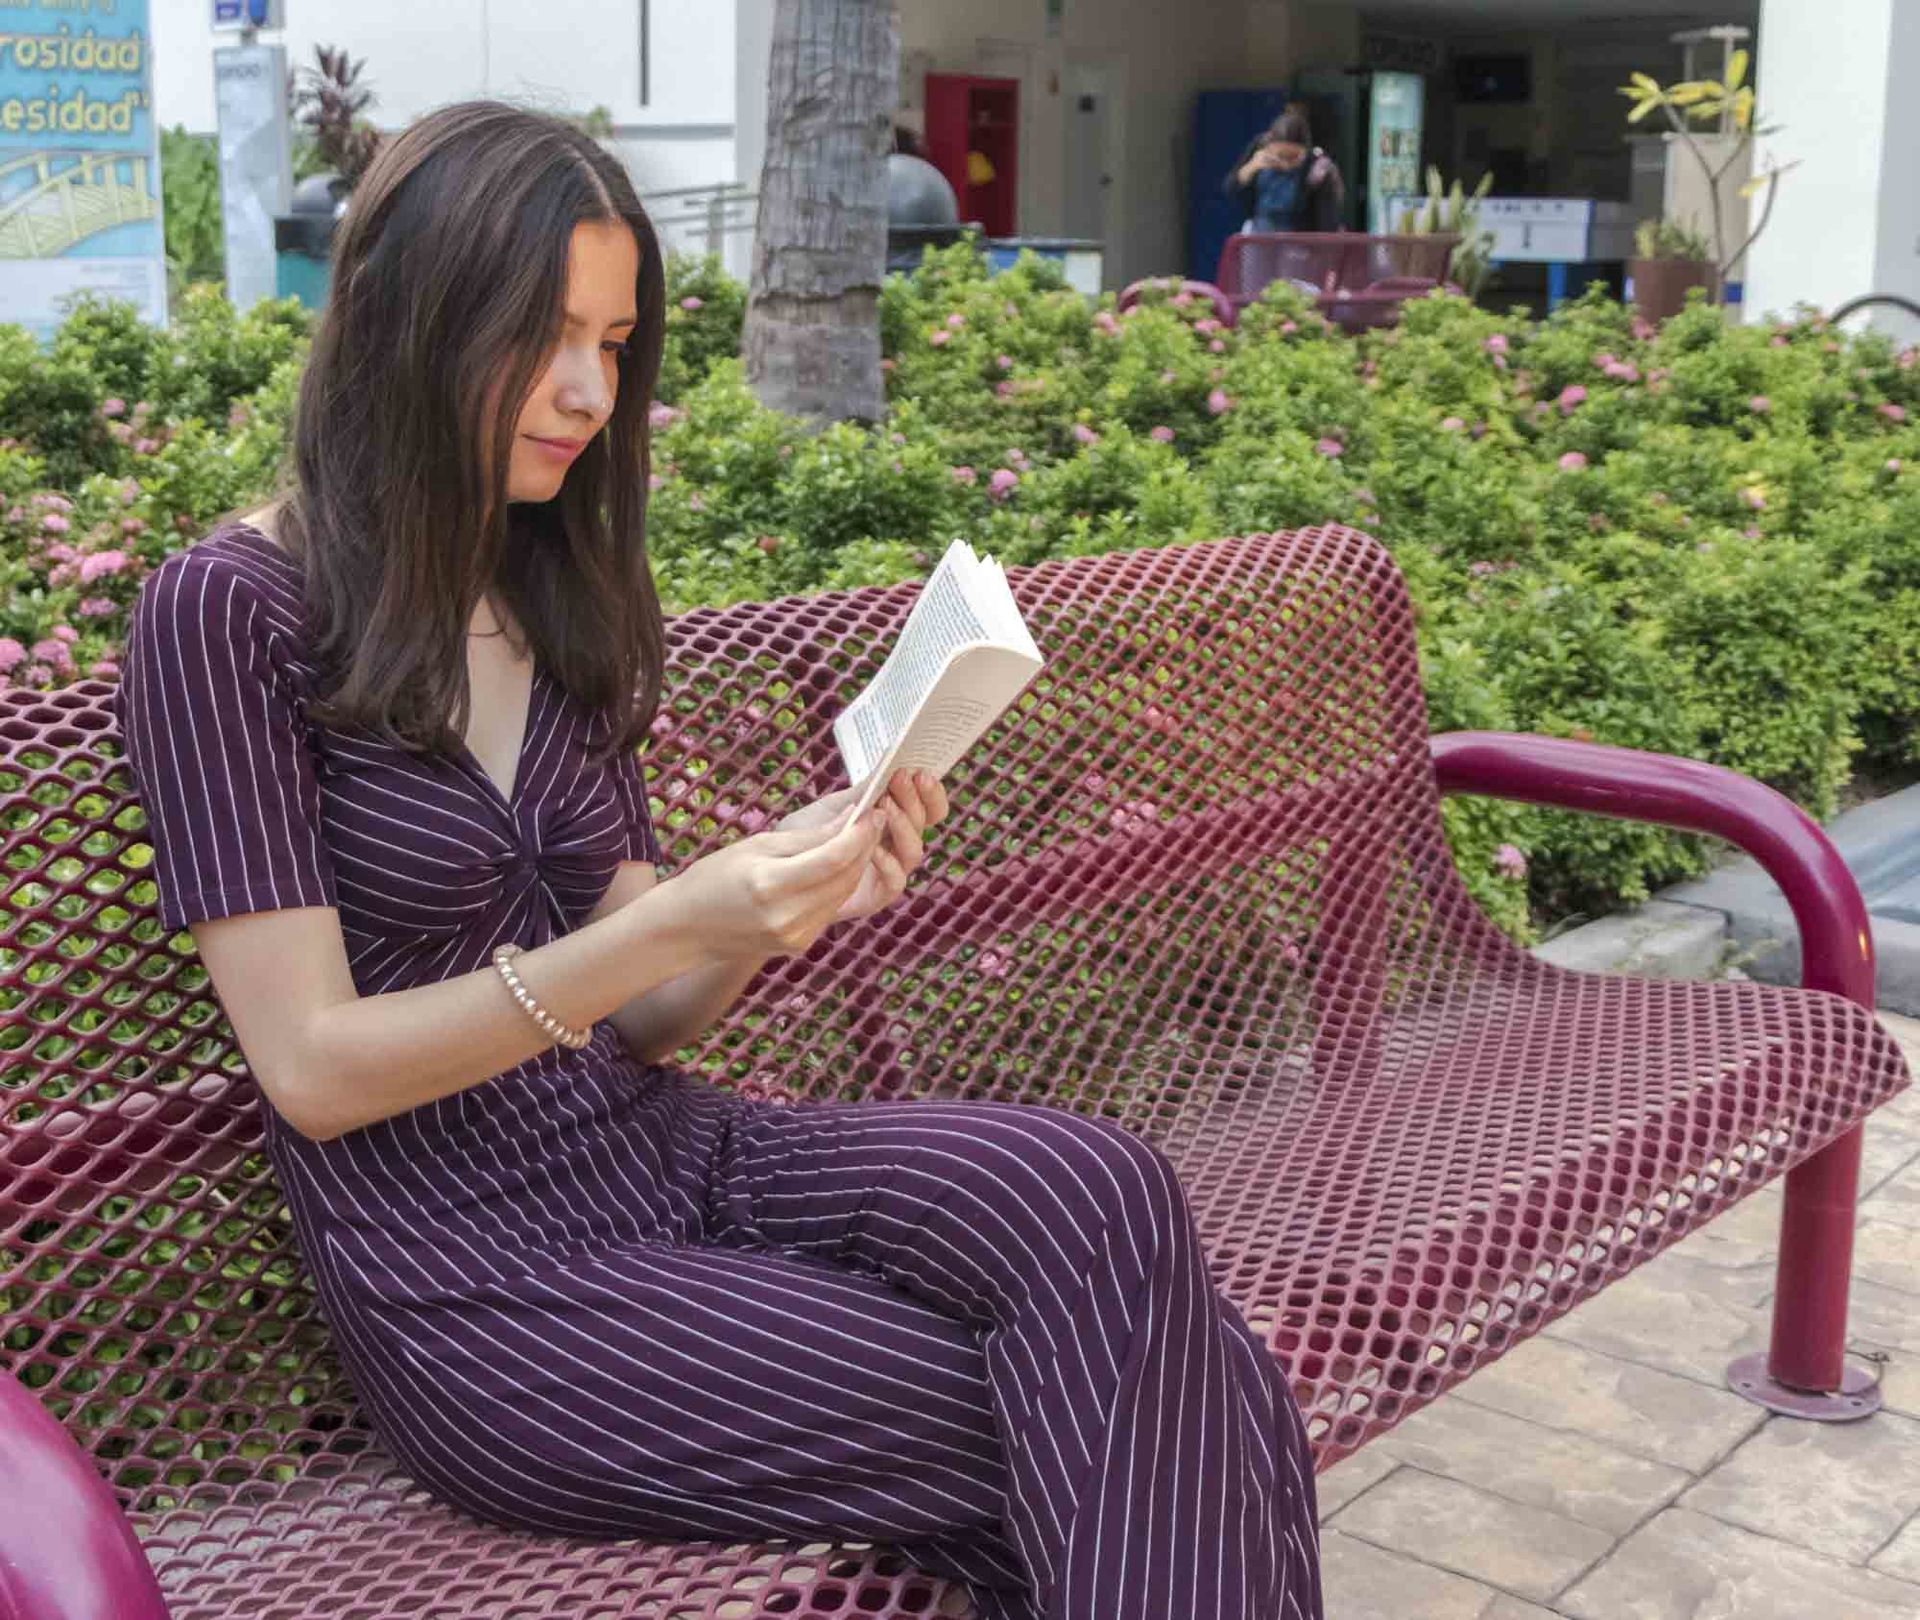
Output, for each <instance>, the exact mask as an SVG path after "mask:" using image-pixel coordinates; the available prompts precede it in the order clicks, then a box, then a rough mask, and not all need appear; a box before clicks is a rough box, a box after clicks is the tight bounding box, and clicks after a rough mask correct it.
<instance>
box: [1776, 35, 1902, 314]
mask: <svg viewBox="0 0 1920 1620" xmlns="http://www.w3.org/2000/svg"><path fill="white" fill-rule="evenodd" d="M1891 43H1892V49H1890V50H1889V51H1888V52H1887V123H1886V131H1885V140H1884V142H1883V144H1882V146H1881V159H1880V199H1879V201H1880V206H1879V216H1880V240H1879V242H1878V244H1877V245H1876V248H1875V251H1874V258H1873V290H1874V291H1875V292H1892V293H1900V294H1903V295H1904V296H1906V297H1908V298H1911V299H1913V300H1915V301H1916V302H1920V93H1916V91H1915V87H1914V74H1915V73H1916V72H1920V6H1915V5H1914V4H1913V3H1912V0H1895V4H1894V7H1893V32H1892V37H1891ZM1795 178H1796V177H1795V176H1793V175H1789V176H1788V177H1787V179H1786V180H1784V181H1782V182H1781V184H1782V185H1788V184H1791V183H1792V181H1793V180H1794V179H1795ZM1863 290H1864V289H1863ZM1874 321H1875V324H1876V325H1878V326H1881V327H1883V328H1885V329H1886V330H1888V331H1890V332H1892V333H1894V334H1895V335H1896V336H1897V337H1899V338H1900V339H1901V341H1903V342H1920V321H1914V320H1912V319H1910V318H1908V317H1906V316H1903V315H1899V314H1894V313H1882V314H1879V315H1876V316H1875V317H1874Z"/></svg>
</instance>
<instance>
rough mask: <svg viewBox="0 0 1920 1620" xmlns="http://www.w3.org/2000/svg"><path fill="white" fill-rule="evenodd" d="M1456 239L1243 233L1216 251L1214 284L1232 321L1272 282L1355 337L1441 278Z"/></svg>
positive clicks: (1391, 315)
mask: <svg viewBox="0 0 1920 1620" xmlns="http://www.w3.org/2000/svg"><path fill="white" fill-rule="evenodd" d="M1459 242H1460V238H1459V237H1458V236H1447V235H1433V236H1363V235H1361V234H1359V233H1358V232H1349V231H1244V232H1241V233H1240V234H1238V235H1235V236H1229V237H1228V238H1227V240H1226V242H1225V243H1224V244H1223V245H1222V247H1221V249H1220V268H1219V271H1218V273H1217V274H1216V275H1215V277H1214V280H1215V281H1216V282H1218V283H1219V286H1220V290H1221V291H1222V292H1223V293H1225V294H1226V297H1227V302H1228V303H1229V304H1230V305H1231V306H1232V307H1233V311H1234V314H1235V316H1236V318H1237V317H1238V315H1239V312H1240V311H1241V310H1243V309H1245V308H1246V307H1247V305H1248V304H1250V303H1252V302H1253V301H1254V300H1255V299H1256V298H1258V297H1259V296H1260V294H1261V293H1262V292H1263V291H1264V290H1265V289H1266V288H1267V287H1268V286H1269V285H1270V284H1271V283H1273V282H1275V281H1292V282H1298V283H1301V284H1302V285H1303V287H1304V286H1311V287H1313V288H1314V289H1315V292H1316V301H1317V303H1318V304H1319V307H1320V310H1321V313H1323V314H1324V315H1326V316H1327V318H1328V319H1329V320H1332V321H1335V322H1337V323H1338V324H1340V325H1343V326H1346V327H1348V328H1349V329H1350V330H1358V329H1360V328H1362V327H1366V326H1380V325H1387V324H1391V322H1392V321H1394V320H1397V319H1398V318H1399V311H1400V305H1401V303H1402V302H1403V301H1404V300H1405V299H1406V298H1408V297H1410V296H1413V295H1414V294H1415V293H1416V292H1429V291H1431V290H1432V289H1433V288H1434V287H1436V286H1438V285H1439V284H1440V283H1441V282H1442V281H1443V280H1444V278H1445V276H1446V273H1447V266H1448V264H1449V263H1450V262H1451V259H1452V256H1453V250H1454V248H1455V247H1457V246H1458V245H1459Z"/></svg>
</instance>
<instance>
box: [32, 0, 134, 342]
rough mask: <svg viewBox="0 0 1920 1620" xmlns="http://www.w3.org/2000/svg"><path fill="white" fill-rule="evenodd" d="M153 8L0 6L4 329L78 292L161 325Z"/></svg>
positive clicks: (98, 0) (43, 1) (36, 325)
mask: <svg viewBox="0 0 1920 1620" xmlns="http://www.w3.org/2000/svg"><path fill="white" fill-rule="evenodd" d="M147 6H148V0H95V3H94V5H93V6H92V7H91V8H88V9H85V10H83V9H80V8H78V7H76V6H74V5H73V3H72V0H26V3H25V4H24V5H23V4H21V3H20V0H10V3H8V4H6V5H5V6H0V321H11V322H18V323H20V324H21V325H24V326H26V327H28V328H29V329H31V330H33V331H34V332H36V333H37V334H39V335H41V336H43V337H44V336H46V335H48V334H50V333H51V332H52V331H53V329H54V328H55V327H56V326H57V325H58V324H59V323H60V320H61V318H62V316H63V314H64V311H65V307H66V305H67V304H68V303H69V302H70V300H71V299H72V297H73V296H74V295H75V294H76V293H80V292H85V291H93V292H97V293H100V294H102V295H103V296H108V297H115V298H125V299H128V300H130V301H132V302H133V303H134V304H136V305H137V306H138V307H139V308H140V310H141V312H142V314H144V315H145V316H146V317H147V318H148V319H149V320H152V321H164V320H165V319H166V314H167V272H166V243H165V238H164V236H163V234H162V231H161V225H160V154H159V147H158V140H159V136H158V130H157V129H156V127H155V123H154V117H153V64H152V60H151V35H150V34H149V32H148V24H147Z"/></svg>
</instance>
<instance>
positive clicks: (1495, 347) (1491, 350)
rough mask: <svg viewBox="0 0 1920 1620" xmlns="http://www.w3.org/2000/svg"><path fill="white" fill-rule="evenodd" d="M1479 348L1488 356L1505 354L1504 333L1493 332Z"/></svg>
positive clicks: (1505, 342)
mask: <svg viewBox="0 0 1920 1620" xmlns="http://www.w3.org/2000/svg"><path fill="white" fill-rule="evenodd" d="M1481 347H1482V348H1484V349H1485V350H1486V351H1487V353H1488V354H1505V353H1506V352H1507V339H1506V336H1505V334H1504V333H1501V332H1495V333H1494V334H1493V336H1492V337H1490V338H1488V339H1487V340H1486V342H1485V343H1484V344H1482V345H1481Z"/></svg>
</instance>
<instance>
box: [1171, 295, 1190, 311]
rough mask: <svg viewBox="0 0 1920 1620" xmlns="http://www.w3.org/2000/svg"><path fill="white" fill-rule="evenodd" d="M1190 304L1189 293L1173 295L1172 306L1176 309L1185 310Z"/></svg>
mask: <svg viewBox="0 0 1920 1620" xmlns="http://www.w3.org/2000/svg"><path fill="white" fill-rule="evenodd" d="M1192 302H1193V294H1192V293H1190V292H1177V293H1175V294H1174V295H1173V304H1174V307H1175V308H1176V309H1185V308H1186V307H1187V306H1188V305H1189V304H1191V303H1192Z"/></svg>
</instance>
